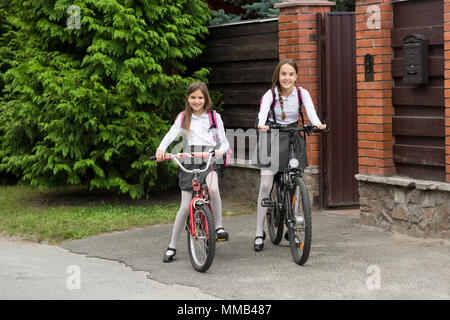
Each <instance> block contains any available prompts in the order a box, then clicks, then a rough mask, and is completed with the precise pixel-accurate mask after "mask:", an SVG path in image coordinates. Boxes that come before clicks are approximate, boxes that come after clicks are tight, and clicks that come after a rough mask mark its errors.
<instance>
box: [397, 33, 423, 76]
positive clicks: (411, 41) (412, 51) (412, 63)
mask: <svg viewBox="0 0 450 320" xmlns="http://www.w3.org/2000/svg"><path fill="white" fill-rule="evenodd" d="M403 83H404V84H426V83H428V39H427V38H426V37H425V36H424V35H421V34H410V35H407V36H406V37H405V38H403Z"/></svg>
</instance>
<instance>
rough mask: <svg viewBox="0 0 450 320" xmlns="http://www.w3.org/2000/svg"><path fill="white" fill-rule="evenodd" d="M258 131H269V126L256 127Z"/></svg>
mask: <svg viewBox="0 0 450 320" xmlns="http://www.w3.org/2000/svg"><path fill="white" fill-rule="evenodd" d="M258 129H259V130H269V126H258Z"/></svg>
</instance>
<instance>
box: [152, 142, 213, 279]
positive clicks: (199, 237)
mask: <svg viewBox="0 0 450 320" xmlns="http://www.w3.org/2000/svg"><path fill="white" fill-rule="evenodd" d="M213 154H214V152H213V151H212V152H193V153H178V154H176V155H174V154H170V153H166V154H165V156H164V160H163V161H167V160H172V161H173V162H175V163H176V164H177V165H178V166H179V167H180V169H181V170H183V171H184V172H187V173H192V174H193V177H192V189H193V191H192V200H191V203H190V205H189V215H188V217H187V221H186V235H187V249H188V254H189V260H190V261H191V264H192V266H193V267H194V269H195V270H197V271H198V272H205V271H206V270H208V269H209V267H210V266H211V264H212V262H213V259H214V254H215V251H216V234H215V232H214V230H215V229H214V216H213V212H212V209H211V206H210V204H209V200H210V199H209V192H208V185H207V184H206V183H200V182H199V176H200V174H201V173H202V172H205V171H206V170H208V167H209V166H210V164H211V159H212V157H213ZM183 158H208V161H207V163H206V165H205V168H203V169H193V170H188V169H186V168H185V167H184V166H183V165H182V164H181V163H180V161H179V159H183ZM150 160H156V157H151V158H150Z"/></svg>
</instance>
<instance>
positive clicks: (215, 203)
mask: <svg viewBox="0 0 450 320" xmlns="http://www.w3.org/2000/svg"><path fill="white" fill-rule="evenodd" d="M205 182H206V184H207V185H208V189H209V195H210V199H211V200H210V205H211V209H212V210H213V213H214V224H215V226H216V229H217V228H221V227H222V200H221V199H220V192H219V180H218V177H217V173H216V172H210V173H209V174H208V175H207V176H206V179H205ZM191 200H192V191H181V205H180V209H179V210H178V213H177V217H176V218H175V223H174V225H173V229H172V237H171V238H170V244H169V248H173V249H176V245H177V240H178V237H179V236H180V233H181V231H182V230H183V229H184V226H185V224H186V218H187V215H188V214H189V205H190V203H191ZM166 254H168V255H170V254H173V251H170V250H168V251H167V252H166Z"/></svg>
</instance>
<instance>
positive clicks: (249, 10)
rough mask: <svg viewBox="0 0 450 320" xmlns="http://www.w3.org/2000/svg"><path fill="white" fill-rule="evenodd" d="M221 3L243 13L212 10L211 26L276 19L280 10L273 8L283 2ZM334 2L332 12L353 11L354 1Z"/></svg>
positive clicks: (234, 0) (236, 0) (245, 0)
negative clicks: (239, 8) (232, 6)
mask: <svg viewBox="0 0 450 320" xmlns="http://www.w3.org/2000/svg"><path fill="white" fill-rule="evenodd" d="M222 1H223V2H228V3H231V4H233V5H235V6H238V7H241V8H242V9H244V10H245V13H243V14H240V15H236V14H227V13H226V12H225V11H224V10H223V9H219V10H212V11H211V14H212V16H213V19H212V20H211V21H210V22H209V23H210V24H211V25H214V24H221V23H228V22H235V21H241V20H247V19H255V18H276V17H278V16H279V14H280V10H279V9H276V8H275V7H274V6H275V4H277V3H281V2H283V0H256V1H250V0H222ZM331 1H333V2H336V6H333V7H332V8H331V10H332V11H354V10H355V0H331Z"/></svg>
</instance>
